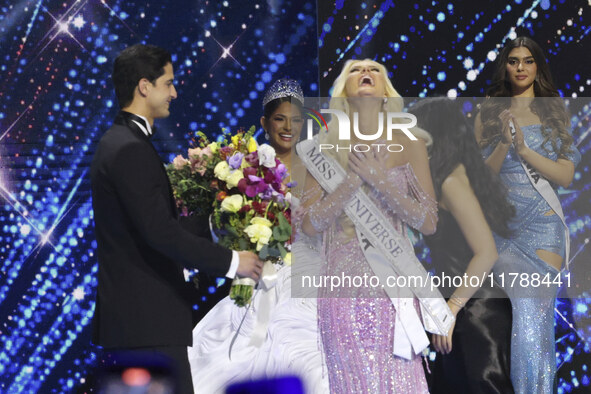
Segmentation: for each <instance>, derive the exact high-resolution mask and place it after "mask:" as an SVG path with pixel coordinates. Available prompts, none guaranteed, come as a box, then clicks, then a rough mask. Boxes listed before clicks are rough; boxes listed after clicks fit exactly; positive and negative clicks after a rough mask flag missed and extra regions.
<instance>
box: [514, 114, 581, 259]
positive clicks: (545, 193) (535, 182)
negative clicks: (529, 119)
mask: <svg viewBox="0 0 591 394" xmlns="http://www.w3.org/2000/svg"><path fill="white" fill-rule="evenodd" d="M509 127H510V128H511V136H512V137H513V139H514V138H515V133H516V131H515V125H514V124H513V121H512V120H510V121H509ZM523 144H524V145H525V146H526V147H528V146H527V142H526V141H525V138H524V139H523ZM517 156H518V157H519V162H520V163H521V166H522V167H523V170H524V171H525V173H526V175H527V177H528V178H529V181H530V182H531V184H532V186H533V187H534V188H535V189H536V190H537V191H538V193H540V195H541V196H542V198H543V199H544V200H546V202H547V203H548V205H550V208H552V210H553V211H554V212H555V213H556V214H557V215H558V217H559V218H560V220H561V221H562V224H563V225H564V244H565V258H564V261H565V269H566V270H568V265H569V263H570V261H569V255H570V234H569V231H568V226H567V225H566V220H565V218H564V213H563V212H562V205H561V204H560V200H559V199H558V196H557V195H556V192H554V189H553V188H552V185H550V182H548V180H547V179H546V178H544V177H543V176H542V175H541V174H540V173H539V172H537V171H536V169H535V168H533V167H532V166H530V165H529V163H528V162H526V161H525V160H523V158H521V156H519V155H517Z"/></svg>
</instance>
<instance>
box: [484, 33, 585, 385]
mask: <svg viewBox="0 0 591 394" xmlns="http://www.w3.org/2000/svg"><path fill="white" fill-rule="evenodd" d="M487 96H488V98H487V99H486V100H485V102H484V103H483V105H482V108H481V112H480V114H479V115H478V116H477V118H476V122H475V133H476V139H477V140H478V141H479V143H480V146H481V148H483V154H484V157H485V158H486V162H487V164H488V165H489V166H490V167H491V168H492V169H493V170H494V171H495V172H497V173H499V175H500V177H501V179H502V180H503V182H504V183H505V184H506V185H507V186H508V188H509V195H508V199H509V202H510V203H511V204H513V205H514V207H515V209H516V216H515V217H514V219H513V220H512V221H511V222H510V228H511V230H513V236H512V237H510V238H509V239H504V238H502V237H498V236H495V242H496V245H497V250H498V254H499V259H498V261H497V263H496V264H495V266H494V268H493V271H494V272H495V274H496V275H497V278H498V279H499V280H500V281H501V282H504V283H503V284H504V289H505V291H506V293H507V294H508V295H509V297H510V299H511V303H512V307H513V327H512V336H511V380H512V382H513V386H514V388H515V392H516V393H553V392H554V391H555V390H556V389H555V387H556V382H555V378H556V355H555V339H554V303H555V298H556V292H557V290H558V287H559V284H560V283H559V279H560V270H561V267H562V266H563V264H565V262H564V260H565V257H566V254H567V253H566V247H567V242H566V239H567V233H565V226H564V224H563V221H562V219H561V218H560V215H559V214H560V212H557V211H561V209H553V208H552V207H551V206H550V205H549V203H548V201H551V198H552V196H548V197H546V198H545V197H544V196H543V195H542V194H541V193H540V192H539V191H538V189H536V188H535V187H534V186H533V185H534V183H532V181H533V182H535V183H536V184H537V185H539V184H540V183H543V181H542V182H539V181H538V182H536V181H537V180H539V179H541V177H543V178H545V179H546V180H547V181H548V182H549V184H550V187H549V193H547V195H549V194H555V189H556V188H557V187H558V185H559V186H562V187H568V185H569V184H570V183H571V181H572V179H573V176H574V169H575V166H576V165H577V163H578V162H579V160H580V153H579V152H578V150H577V149H576V147H575V146H574V145H573V138H572V136H571V134H570V132H569V128H570V122H569V117H568V114H567V112H566V109H565V107H564V103H563V102H562V100H561V99H560V98H559V94H558V91H557V89H556V88H555V86H554V84H553V82H552V77H551V75H550V70H549V67H548V64H547V63H546V59H545V57H544V54H543V52H542V50H541V48H540V47H539V45H538V44H537V43H535V42H534V41H533V40H531V39H530V38H527V37H518V38H516V39H515V40H512V41H511V42H509V43H508V45H507V46H506V47H505V48H503V50H502V51H501V53H500V54H499V57H498V60H497V68H496V71H495V74H494V77H493V82H492V86H491V87H490V88H489V89H488V91H487ZM504 97H507V98H504ZM524 166H525V167H524ZM525 168H529V169H533V170H535V172H532V171H531V170H529V169H528V172H530V174H532V180H530V178H529V177H528V175H527V173H526V170H525ZM547 200H548V201H547ZM558 205H559V204H558ZM558 207H559V206H558ZM555 208H556V206H555ZM515 275H519V276H518V277H515ZM514 279H516V280H514Z"/></svg>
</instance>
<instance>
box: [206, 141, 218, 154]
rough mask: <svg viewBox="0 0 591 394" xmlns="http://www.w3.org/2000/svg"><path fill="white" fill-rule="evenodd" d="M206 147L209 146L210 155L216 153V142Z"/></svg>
mask: <svg viewBox="0 0 591 394" xmlns="http://www.w3.org/2000/svg"><path fill="white" fill-rule="evenodd" d="M207 146H209V149H211V153H215V152H217V151H218V143H217V142H212V143H211V144H209V145H207Z"/></svg>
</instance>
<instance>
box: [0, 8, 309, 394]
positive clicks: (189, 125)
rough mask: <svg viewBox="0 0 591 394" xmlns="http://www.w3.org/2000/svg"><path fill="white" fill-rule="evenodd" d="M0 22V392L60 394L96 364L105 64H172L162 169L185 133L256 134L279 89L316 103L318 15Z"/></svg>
mask: <svg viewBox="0 0 591 394" xmlns="http://www.w3.org/2000/svg"><path fill="white" fill-rule="evenodd" d="M0 10H1V12H0V48H1V49H0V70H1V71H0V151H1V153H0V154H1V156H0V166H1V171H0V174H1V175H0V203H1V208H0V209H1V210H0V344H1V345H0V392H12V393H14V392H35V391H39V392H50V391H51V390H55V391H57V392H68V391H73V390H76V388H79V387H81V386H84V385H85V384H86V383H87V382H86V380H87V374H88V373H89V371H90V368H91V367H92V365H93V364H94V363H95V356H96V349H95V348H94V347H92V346H91V345H90V331H91V330H90V327H91V325H90V322H91V317H92V314H93V311H94V299H95V289H96V278H97V260H96V241H95V237H94V233H93V217H92V215H93V214H92V209H91V196H90V182H89V172H88V168H89V163H90V160H91V158H92V154H93V152H94V149H95V145H96V143H97V141H98V139H99V138H100V136H101V135H102V134H103V133H104V131H106V130H107V129H108V128H109V127H110V125H111V122H112V120H113V118H114V117H115V115H116V113H117V111H118V105H117V102H116V99H115V95H114V92H113V85H112V82H111V79H110V74H111V70H112V64H113V60H114V58H115V56H116V55H117V53H118V52H119V51H121V50H122V49H124V48H125V47H127V46H129V45H132V44H135V43H138V42H144V43H150V44H155V45H159V46H162V47H164V48H167V49H168V50H169V51H170V52H171V53H172V55H173V60H174V71H175V76H176V82H175V83H176V87H177V91H178V99H177V100H175V101H173V102H172V104H171V116H170V117H169V118H168V119H166V120H161V121H157V124H156V125H157V127H158V128H159V131H158V133H157V135H156V136H155V137H154V144H155V146H156V147H157V149H158V150H159V152H160V153H161V155H162V159H163V160H164V161H166V162H169V161H171V160H172V158H173V157H174V156H175V155H176V154H178V153H181V152H183V153H186V149H187V148H188V147H189V145H188V144H189V139H190V138H191V136H192V135H193V134H194V133H195V132H196V131H197V130H201V131H203V132H205V133H207V134H209V135H215V134H219V133H220V132H221V130H222V129H223V128H226V129H228V130H236V129H237V128H239V127H243V128H246V129H248V128H249V127H250V126H252V125H257V126H258V127H259V128H260V126H259V118H260V116H261V115H262V105H261V101H262V98H263V94H264V91H265V90H266V89H267V88H268V87H270V86H271V84H272V82H273V81H274V80H276V79H278V78H281V77H285V76H290V77H291V78H295V79H297V80H299V81H301V83H302V86H303V89H304V91H305V92H306V95H316V94H317V93H318V66H317V38H316V37H317V34H316V4H315V2H313V1H300V0H294V1H268V2H267V1H264V0H263V1H258V2H257V1H248V2H245V1H240V0H228V1H192V2H184V1H183V2H181V1H178V2H175V1H166V2H163V1H148V2H144V1H137V2H136V1H119V0H105V1H99V0H82V1H74V0H66V1H62V0H60V1H37V0H36V1H26V0H25V1H4V0H2V1H0ZM206 293H208V292H206ZM204 296H207V294H206V295H204ZM199 301H200V300H199Z"/></svg>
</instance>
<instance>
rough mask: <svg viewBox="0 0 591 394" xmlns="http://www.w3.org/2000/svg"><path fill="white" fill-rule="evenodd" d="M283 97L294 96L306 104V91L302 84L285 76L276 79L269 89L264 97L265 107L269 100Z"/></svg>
mask: <svg viewBox="0 0 591 394" xmlns="http://www.w3.org/2000/svg"><path fill="white" fill-rule="evenodd" d="M282 97H293V98H295V99H296V100H298V101H299V102H301V103H302V104H304V92H303V91H302V87H301V86H300V84H299V83H297V82H296V81H295V80H293V79H288V78H284V79H278V80H277V81H275V83H273V85H271V87H270V88H269V90H267V93H266V94H265V98H263V107H265V105H267V104H268V103H269V102H271V101H273V100H275V99H278V98H282Z"/></svg>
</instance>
